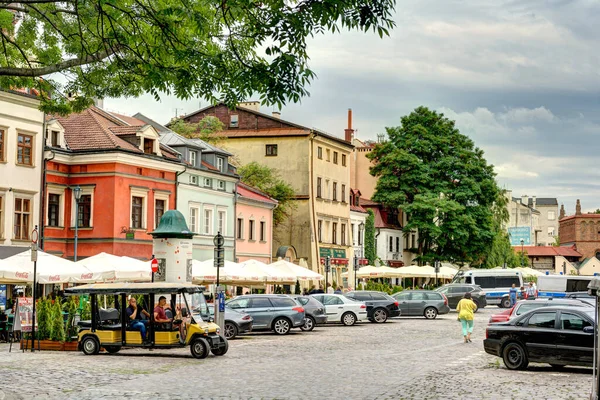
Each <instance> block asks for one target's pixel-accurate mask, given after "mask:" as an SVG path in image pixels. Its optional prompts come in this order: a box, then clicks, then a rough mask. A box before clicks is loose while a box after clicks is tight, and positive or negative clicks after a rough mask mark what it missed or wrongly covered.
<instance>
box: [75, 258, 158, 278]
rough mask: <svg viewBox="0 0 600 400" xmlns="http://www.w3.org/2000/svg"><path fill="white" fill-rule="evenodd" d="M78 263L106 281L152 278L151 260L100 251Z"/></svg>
mask: <svg viewBox="0 0 600 400" xmlns="http://www.w3.org/2000/svg"><path fill="white" fill-rule="evenodd" d="M76 264H78V265H82V266H84V267H87V268H88V269H90V270H91V271H92V272H95V273H98V274H100V275H101V276H102V279H103V280H105V281H121V282H122V281H149V280H151V279H152V269H151V266H150V262H143V261H140V260H136V259H135V258H130V257H121V256H116V255H114V254H109V253H104V252H102V253H98V254H96V255H94V256H91V257H88V258H84V259H83V260H79V261H77V263H76Z"/></svg>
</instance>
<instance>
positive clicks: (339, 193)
mask: <svg viewBox="0 0 600 400" xmlns="http://www.w3.org/2000/svg"><path fill="white" fill-rule="evenodd" d="M206 116H215V117H217V118H219V119H220V120H221V122H222V123H223V124H224V125H225V127H226V130H225V131H224V132H222V133H221V134H222V135H223V136H226V137H227V139H226V140H225V141H224V143H223V144H222V146H223V147H224V148H226V149H227V150H228V151H230V152H231V153H233V154H234V157H235V159H236V160H237V161H238V162H239V164H240V165H246V164H248V163H250V162H257V163H259V164H262V165H266V166H268V167H270V168H273V169H275V170H276V171H277V172H278V174H279V176H280V177H281V178H283V179H284V180H285V181H286V182H288V183H289V184H290V185H291V186H292V187H293V188H294V191H295V196H296V198H295V201H294V203H295V207H294V209H293V210H292V212H291V215H290V216H289V217H288V218H287V220H286V221H285V222H283V223H282V224H280V225H279V226H278V227H277V228H276V229H275V231H274V234H273V254H274V256H276V255H277V254H278V253H281V251H282V249H289V248H290V247H291V248H293V252H295V257H293V258H295V259H294V260H292V261H295V262H299V259H305V260H306V263H307V265H308V267H309V268H311V269H312V270H314V271H318V272H320V273H324V262H325V259H326V258H327V257H328V256H329V258H330V260H331V266H332V272H331V274H330V275H329V277H328V278H329V281H330V282H332V281H335V282H336V283H338V284H341V283H342V280H341V274H342V272H345V271H346V268H347V267H348V265H349V264H350V265H351V260H352V257H353V256H354V254H353V253H354V251H353V247H352V237H351V222H350V205H349V196H350V165H351V156H352V154H353V146H352V144H351V143H349V142H347V141H345V140H344V139H342V138H338V137H335V136H332V135H329V134H326V133H324V132H320V131H317V130H315V129H310V128H307V127H304V126H301V125H297V124H294V123H291V122H288V121H284V120H282V119H280V117H279V115H278V113H274V114H273V115H268V114H264V113H261V112H260V111H259V107H258V104H257V103H250V104H243V105H241V106H240V107H238V108H237V109H233V110H231V109H228V108H227V107H226V106H225V105H223V104H219V105H216V106H211V107H207V108H204V109H201V110H199V111H196V112H194V113H191V114H188V115H186V116H185V117H183V118H184V120H185V121H187V122H192V123H195V122H198V121H200V120H201V119H203V118H204V117H206ZM287 254H289V251H287V250H286V257H288V256H287Z"/></svg>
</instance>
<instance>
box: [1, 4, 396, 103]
mask: <svg viewBox="0 0 600 400" xmlns="http://www.w3.org/2000/svg"><path fill="white" fill-rule="evenodd" d="M394 7H395V0H343V1H342V0H298V1H289V2H283V1H275V0H266V1H265V0H228V1H221V0H219V1H216V0H181V1H174V0H99V1H87V0H60V1H58V0H56V1H55V0H21V1H14V0H0V41H1V45H0V87H1V88H21V87H37V88H38V90H40V91H41V92H42V95H43V97H44V103H43V108H44V109H45V110H47V111H54V112H62V113H66V112H69V111H72V110H80V109H82V108H84V107H86V106H87V105H89V104H90V101H91V98H92V97H100V98H104V97H120V96H139V95H141V94H143V93H151V94H152V95H154V96H155V97H156V98H159V96H160V95H161V93H167V94H175V95H176V96H177V97H179V98H183V99H186V98H190V97H203V98H205V99H207V100H209V101H212V102H216V101H224V102H226V103H227V104H230V105H234V104H237V103H238V102H239V101H241V100H243V99H246V98H248V97H249V96H252V95H254V94H255V93H259V94H260V95H261V100H263V102H265V103H267V104H277V105H279V106H281V105H282V104H284V103H285V102H287V101H290V100H291V101H295V102H297V101H299V100H300V98H301V97H302V96H305V95H307V94H308V92H307V90H306V87H307V85H308V83H309V82H310V81H311V80H312V79H313V78H314V77H315V74H314V72H313V71H312V70H311V69H310V68H309V66H308V59H309V57H308V53H307V39H308V38H312V37H313V36H315V35H317V34H323V33H326V32H339V31H340V30H341V29H348V30H360V31H365V32H366V31H370V30H372V31H375V32H376V33H378V34H379V36H381V37H383V36H384V35H388V34H389V33H388V31H389V29H391V28H393V26H394V25H395V24H394V21H393V20H392V12H393V10H394ZM57 73H58V74H62V76H60V77H57V75H56V74H57ZM53 74H55V75H53ZM41 77H43V78H44V79H43V80H42V79H39V78H41ZM60 92H62V93H77V94H78V95H79V97H78V99H77V100H75V101H73V102H71V101H69V100H68V99H66V98H65V97H63V96H61V95H60ZM51 94H52V97H50V95H51Z"/></svg>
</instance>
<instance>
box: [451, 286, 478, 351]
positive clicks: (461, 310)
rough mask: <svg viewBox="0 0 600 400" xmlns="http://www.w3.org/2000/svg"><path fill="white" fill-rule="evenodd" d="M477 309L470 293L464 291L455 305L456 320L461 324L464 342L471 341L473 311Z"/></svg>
mask: <svg viewBox="0 0 600 400" xmlns="http://www.w3.org/2000/svg"><path fill="white" fill-rule="evenodd" d="M476 309H477V304H475V302H474V301H473V300H472V299H471V293H469V292H467V293H465V295H464V297H463V298H462V300H461V301H459V302H458V305H457V306H456V311H457V312H458V320H459V321H460V324H461V325H462V333H463V337H464V339H465V343H471V333H473V319H474V318H475V316H474V312H475V310H476Z"/></svg>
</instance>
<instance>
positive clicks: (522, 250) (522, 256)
mask: <svg viewBox="0 0 600 400" xmlns="http://www.w3.org/2000/svg"><path fill="white" fill-rule="evenodd" d="M524 243H525V241H524V240H523V239H521V267H524V266H525V265H524V264H523V261H525V260H524V258H525V249H524V248H523V244H524Z"/></svg>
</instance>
